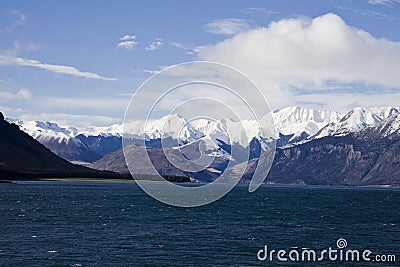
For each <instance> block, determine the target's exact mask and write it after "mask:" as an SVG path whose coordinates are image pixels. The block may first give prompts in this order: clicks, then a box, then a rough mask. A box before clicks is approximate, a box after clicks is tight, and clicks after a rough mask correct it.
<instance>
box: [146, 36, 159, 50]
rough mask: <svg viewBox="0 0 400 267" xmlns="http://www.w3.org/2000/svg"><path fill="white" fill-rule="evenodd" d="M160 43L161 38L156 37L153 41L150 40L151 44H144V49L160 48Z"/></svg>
mask: <svg viewBox="0 0 400 267" xmlns="http://www.w3.org/2000/svg"><path fill="white" fill-rule="evenodd" d="M162 45H163V40H162V39H159V38H156V40H155V41H153V42H151V44H149V45H148V46H146V48H145V50H146V51H154V50H157V49H160V48H161V46H162Z"/></svg>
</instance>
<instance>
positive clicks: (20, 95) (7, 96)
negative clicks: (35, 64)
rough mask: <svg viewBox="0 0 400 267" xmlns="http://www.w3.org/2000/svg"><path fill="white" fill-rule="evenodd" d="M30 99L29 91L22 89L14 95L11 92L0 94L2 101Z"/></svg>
mask: <svg viewBox="0 0 400 267" xmlns="http://www.w3.org/2000/svg"><path fill="white" fill-rule="evenodd" d="M31 97H32V94H31V91H29V90H28V89H25V88H22V89H20V90H18V91H17V92H15V93H11V92H0V100H2V101H6V102H8V101H13V100H24V99H30V98H31Z"/></svg>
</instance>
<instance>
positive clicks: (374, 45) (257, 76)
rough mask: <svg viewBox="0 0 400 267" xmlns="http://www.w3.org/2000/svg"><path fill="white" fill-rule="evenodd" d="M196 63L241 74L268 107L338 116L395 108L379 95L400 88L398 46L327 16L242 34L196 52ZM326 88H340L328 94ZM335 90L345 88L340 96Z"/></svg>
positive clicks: (282, 22)
mask: <svg viewBox="0 0 400 267" xmlns="http://www.w3.org/2000/svg"><path fill="white" fill-rule="evenodd" d="M198 57H199V59H201V60H210V61H217V62H222V63H225V64H228V65H231V66H233V67H236V68H238V69H239V70H241V71H243V72H244V73H246V74H247V75H249V76H250V78H252V79H254V81H255V82H256V83H257V84H258V85H259V86H260V88H261V89H262V90H263V92H264V93H265V94H266V97H267V98H268V99H269V101H270V103H271V105H272V106H286V105H292V104H304V103H308V104H311V105H314V106H324V107H328V108H333V109H336V110H341V111H343V110H348V109H349V107H351V106H354V105H370V104H376V105H380V104H386V105H389V104H395V103H392V102H391V101H393V98H394V97H396V98H397V99H399V97H400V94H399V93H396V92H389V93H387V94H382V93H383V92H382V91H381V90H380V88H385V89H386V91H388V90H387V89H388V88H390V89H392V91H393V89H394V88H400V76H399V75H398V74H399V73H400V43H399V42H392V41H389V40H386V39H378V38H375V37H374V36H372V35H371V34H369V33H368V32H366V31H364V30H361V29H357V28H354V27H351V26H349V25H348V24H346V22H344V21H343V19H342V18H341V17H339V16H338V15H335V14H332V13H329V14H326V15H322V16H319V17H316V18H314V19H310V18H307V17H299V18H290V19H283V20H280V21H276V22H272V23H271V24H270V25H268V26H267V27H260V28H256V29H251V30H247V31H242V32H240V33H238V34H237V35H235V36H233V37H232V38H229V39H226V40H223V41H221V42H219V43H217V44H215V45H210V46H203V47H200V48H199V53H198ZM331 84H337V85H339V86H336V87H334V88H335V89H336V90H332V91H330V90H329V89H330V88H331ZM352 84H357V86H359V87H360V85H361V87H363V86H364V87H370V86H373V87H374V88H376V89H374V90H375V91H374V90H373V92H371V91H370V90H369V91H368V94H364V93H363V92H362V90H361V92H358V93H357V94H354V93H353V92H352V93H350V92H349V90H348V89H349V86H350V87H351V85H352ZM340 85H348V86H343V87H344V88H346V89H343V90H342V91H341V90H340ZM338 88H339V90H337V89H338ZM389 91H390V90H389ZM359 96H360V97H359ZM376 96H379V97H378V98H377V97H376ZM376 101H380V102H379V103H376Z"/></svg>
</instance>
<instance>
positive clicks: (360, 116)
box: [310, 107, 400, 139]
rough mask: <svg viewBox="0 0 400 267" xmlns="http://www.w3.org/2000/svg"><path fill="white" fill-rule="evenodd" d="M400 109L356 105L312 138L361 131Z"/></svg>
mask: <svg viewBox="0 0 400 267" xmlns="http://www.w3.org/2000/svg"><path fill="white" fill-rule="evenodd" d="M399 112H400V109H398V108H395V107H370V108H362V107H356V108H354V109H353V110H351V111H349V112H348V113H347V114H346V115H344V116H343V118H341V119H340V121H339V122H336V123H334V122H331V123H328V124H327V125H326V126H325V127H323V128H322V129H321V130H320V131H318V133H316V134H315V135H314V136H312V137H311V138H310V139H315V138H321V137H324V136H329V135H333V136H341V135H346V134H348V133H351V132H359V131H360V130H362V129H364V128H366V127H367V126H370V125H373V124H375V123H378V122H381V121H383V120H385V119H386V118H388V117H390V116H391V115H393V114H398V113H399Z"/></svg>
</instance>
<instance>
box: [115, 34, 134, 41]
mask: <svg viewBox="0 0 400 267" xmlns="http://www.w3.org/2000/svg"><path fill="white" fill-rule="evenodd" d="M119 40H120V41H129V40H136V35H129V34H126V35H124V36H122V37H121V38H119Z"/></svg>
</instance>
